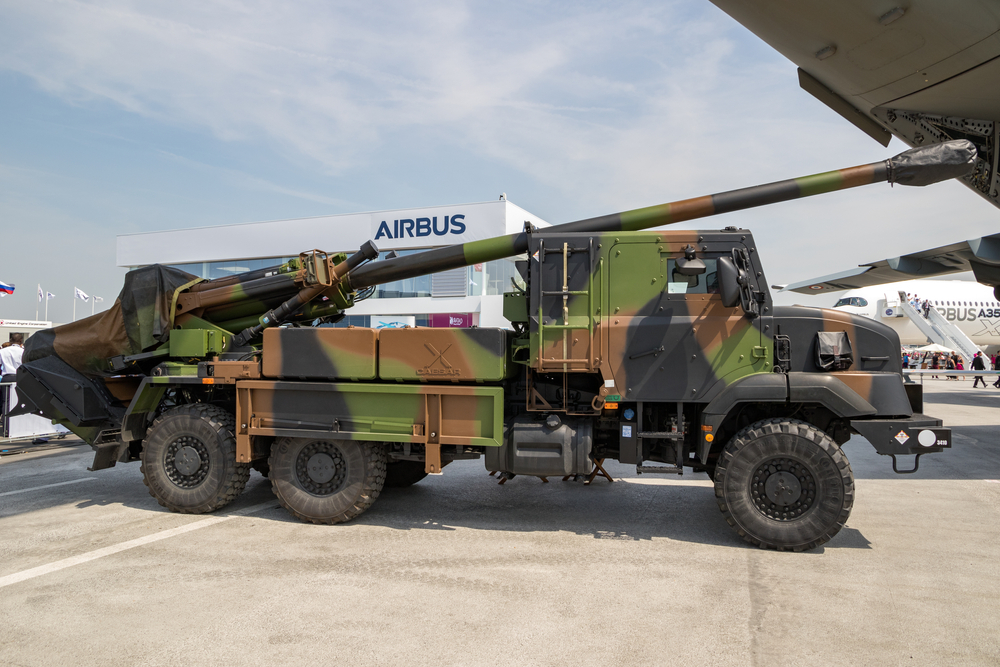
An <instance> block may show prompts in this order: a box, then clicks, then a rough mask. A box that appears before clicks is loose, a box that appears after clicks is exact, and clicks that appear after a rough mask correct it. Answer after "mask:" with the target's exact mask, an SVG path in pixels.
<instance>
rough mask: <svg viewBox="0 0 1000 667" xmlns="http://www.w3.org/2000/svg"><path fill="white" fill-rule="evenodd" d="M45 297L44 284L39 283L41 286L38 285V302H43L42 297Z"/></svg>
mask: <svg viewBox="0 0 1000 667" xmlns="http://www.w3.org/2000/svg"><path fill="white" fill-rule="evenodd" d="M44 297H45V295H44V294H42V286H41V285H39V286H38V303H41V302H42V299H43V298H44Z"/></svg>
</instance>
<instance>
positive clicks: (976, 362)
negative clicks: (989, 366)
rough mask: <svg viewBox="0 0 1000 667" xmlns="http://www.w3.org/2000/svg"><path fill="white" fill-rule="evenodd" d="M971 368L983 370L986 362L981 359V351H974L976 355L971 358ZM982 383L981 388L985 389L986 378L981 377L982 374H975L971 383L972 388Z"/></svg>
mask: <svg viewBox="0 0 1000 667" xmlns="http://www.w3.org/2000/svg"><path fill="white" fill-rule="evenodd" d="M972 370H974V371H985V370H986V363H985V362H984V361H983V353H982V352H976V356H974V357H973V358H972ZM980 382H982V383H983V389H986V380H985V379H983V376H982V375H977V376H976V379H975V381H974V382H973V383H972V388H973V389H975V388H976V387H977V386H978V385H979V383H980Z"/></svg>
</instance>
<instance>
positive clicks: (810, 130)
mask: <svg viewBox="0 0 1000 667" xmlns="http://www.w3.org/2000/svg"><path fill="white" fill-rule="evenodd" d="M0 6H2V8H3V9H2V12H3V16H4V20H3V21H2V22H0V127H2V129H0V221H2V230H3V237H2V239H0V246H2V254H0V257H2V260H0V280H2V281H4V282H8V283H11V282H13V283H15V284H16V285H17V292H16V293H15V295H14V296H12V297H6V298H4V299H2V300H0V317H4V318H33V317H34V314H35V305H36V300H35V285H36V284H37V283H39V282H40V283H41V284H42V286H43V287H44V288H45V289H46V290H48V291H51V292H53V293H55V294H56V295H57V298H56V299H55V300H53V301H51V302H50V306H49V308H50V309H49V317H50V319H53V320H56V321H67V320H69V319H70V317H71V313H72V300H71V296H72V290H73V287H74V285H75V286H78V287H80V288H81V289H83V290H84V291H86V292H88V293H90V294H98V295H100V296H103V297H104V298H105V302H104V304H101V305H102V306H107V305H110V303H111V302H113V300H114V297H115V296H116V295H117V293H118V291H119V289H120V287H121V279H122V276H123V273H124V271H123V269H119V268H116V267H115V237H116V235H118V234H127V233H134V232H141V231H152V230H158V229H173V228H183V227H194V226H205V225H217V224H226V223H234V222H250V221H255V220H270V219H280V218H295V217H304V216H312V215H323V214H331V213H347V212H353V211H363V210H378V209H388V208H400V207H411V206H424V205H433V204H449V203H459V202H468V201H483V200H491V199H495V198H496V197H497V196H498V195H499V194H500V192H506V193H507V195H508V198H509V199H510V200H511V201H513V202H515V203H517V204H518V205H520V206H522V207H523V208H525V209H527V210H529V211H531V212H533V213H535V214H537V215H539V216H541V217H542V218H544V219H547V220H549V221H550V222H553V223H555V222H563V221H567V220H573V219H577V218H581V217H589V216H593V215H599V214H603V213H609V212H612V211H617V210H624V209H629V208H635V207H639V206H644V205H649V204H654V203H661V202H666V201H671V200H675V199H682V198H686V197H691V196H697V195H702V194H709V193H712V192H719V191H723V190H728V189H732V188H737V187H743V186H747V185H753V184H756V183H761V182H767V181H772V180H778V179H782V178H789V177H793V176H799V175H804V174H809V173H815V172H820V171H826V170H828V169H833V168H839V167H845V166H850V165H854V164H862V163H867V162H872V161H875V160H879V159H884V158H886V157H889V156H891V155H894V154H896V153H898V152H900V151H902V150H904V149H905V148H906V147H905V146H904V145H903V144H902V143H900V142H898V141H893V143H892V144H890V146H889V148H888V149H884V148H882V147H881V146H879V145H878V144H876V143H875V142H873V141H872V140H871V139H869V138H868V137H867V136H865V135H864V134H862V133H861V132H860V131H858V130H856V129H855V128H854V127H853V126H851V125H849V124H848V123H847V122H846V121H843V120H842V119H840V117H839V116H837V115H836V114H834V113H833V112H832V111H830V110H828V109H827V108H826V107H824V106H823V105H821V104H820V103H819V102H817V101H815V100H814V99H813V98H812V97H810V96H809V95H808V94H807V93H805V92H803V91H801V90H800V89H799V88H798V86H797V80H796V75H795V66H794V65H793V64H792V63H790V62H789V61H787V60H785V59H784V58H783V57H782V56H780V55H779V54H777V53H776V52H774V51H772V50H771V49H770V47H768V46H767V45H766V44H764V43H763V42H761V41H760V40H758V39H757V38H756V37H755V36H753V35H752V34H750V33H749V32H747V31H746V30H745V29H744V28H742V27H741V26H740V25H738V24H737V23H735V22H734V21H733V20H731V19H730V18H729V17H728V16H726V15H725V14H723V13H722V12H721V11H719V10H718V9H716V8H715V7H714V6H713V5H711V4H710V3H708V2H707V1H697V2H696V1H693V0H691V1H686V2H614V3H600V2H575V3H545V2H530V3H529V2H509V3H502V4H497V3H485V2H436V3H407V2H399V3H392V2H385V3H332V2H325V1H323V2H319V1H308V0H306V1H302V2H297V3H284V2H268V1H265V0H261V1H258V2H245V3H238V2H232V1H220V2H209V1H205V0H201V1H199V2H187V1H185V0H172V1H171V2H156V1H145V2H125V1H117V2H101V3H98V2H75V1H61V2H48V1H45V0H32V2H2V3H0ZM996 223H997V216H996V211H995V209H993V208H992V207H990V206H989V205H987V204H986V203H985V202H982V201H980V200H979V198H978V197H976V196H975V195H973V194H972V193H971V192H969V191H967V190H966V189H965V188H963V187H962V186H960V185H958V184H956V183H947V184H942V185H938V186H932V187H929V188H925V189H912V188H894V189H890V188H889V187H888V186H878V185H876V186H870V187H869V188H866V189H861V190H853V191H848V192H842V193H836V194H834V195H828V196H825V197H823V198H822V199H812V200H803V201H799V202H791V203H787V204H781V205H777V206H773V207H770V208H767V209H759V210H756V211H747V212H742V213H737V214H731V215H728V216H726V217H725V219H722V218H720V220H719V221H718V223H715V222H709V221H702V222H701V225H703V226H711V227H715V226H722V225H739V226H742V227H747V228H750V229H752V230H753V231H754V233H755V236H756V237H757V240H758V245H759V246H760V248H761V251H762V255H763V256H764V259H765V260H766V262H767V266H768V279H769V280H770V282H791V281H796V280H802V279H806V278H809V277H812V276H816V275H821V274H824V273H831V272H834V271H839V270H843V269H846V268H849V267H851V266H854V265H857V264H859V263H862V262H866V261H872V260H877V259H882V258H883V257H886V256H888V255H892V254H896V253H902V252H907V251H912V250H917V249H920V248H922V247H928V246H930V245H935V244H939V243H945V242H952V241H957V240H961V239H965V238H973V237H976V236H979V235H982V234H984V233H989V232H995V231H996ZM330 248H331V249H334V248H336V249H339V246H338V245H337V242H336V239H331V243H330ZM805 298H806V297H798V296H796V297H794V299H795V300H802V299H805ZM827 301H829V297H826V301H822V302H821V301H819V300H817V301H816V302H815V303H816V304H817V305H820V304H822V305H826V302H827ZM810 303H812V301H810ZM79 311H80V312H81V313H82V312H89V306H83V305H82V304H81V305H80V308H79Z"/></svg>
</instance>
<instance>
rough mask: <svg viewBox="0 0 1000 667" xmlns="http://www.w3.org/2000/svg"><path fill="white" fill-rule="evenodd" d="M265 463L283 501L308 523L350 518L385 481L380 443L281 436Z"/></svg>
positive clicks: (383, 458)
mask: <svg viewBox="0 0 1000 667" xmlns="http://www.w3.org/2000/svg"><path fill="white" fill-rule="evenodd" d="M268 462H269V464H270V466H271V474H270V477H271V489H272V490H273V491H274V495H276V496H277V497H278V500H279V501H280V502H281V505H282V506H283V507H284V508H285V509H287V510H288V511H289V512H290V513H291V514H292V516H294V517H296V518H297V519H301V520H302V521H310V522H312V523H330V524H332V523H342V522H344V521H350V520H351V519H353V518H354V517H356V516H358V515H359V514H361V513H362V512H364V511H365V510H366V509H368V508H369V507H371V505H372V503H374V502H375V499H376V498H378V494H379V492H381V491H382V486H383V484H384V483H385V465H386V453H385V446H384V445H383V444H382V443H373V442H364V441H361V440H316V439H312V438H282V439H280V440H278V441H277V442H275V443H274V445H273V446H272V448H271V458H270V459H269V460H268Z"/></svg>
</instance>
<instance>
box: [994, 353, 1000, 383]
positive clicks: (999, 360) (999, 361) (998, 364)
mask: <svg viewBox="0 0 1000 667" xmlns="http://www.w3.org/2000/svg"><path fill="white" fill-rule="evenodd" d="M993 370H995V371H1000V354H998V355H996V356H995V357H994V358H993ZM993 386H994V387H996V388H997V389H1000V375H998V376H997V381H996V382H994V383H993Z"/></svg>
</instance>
